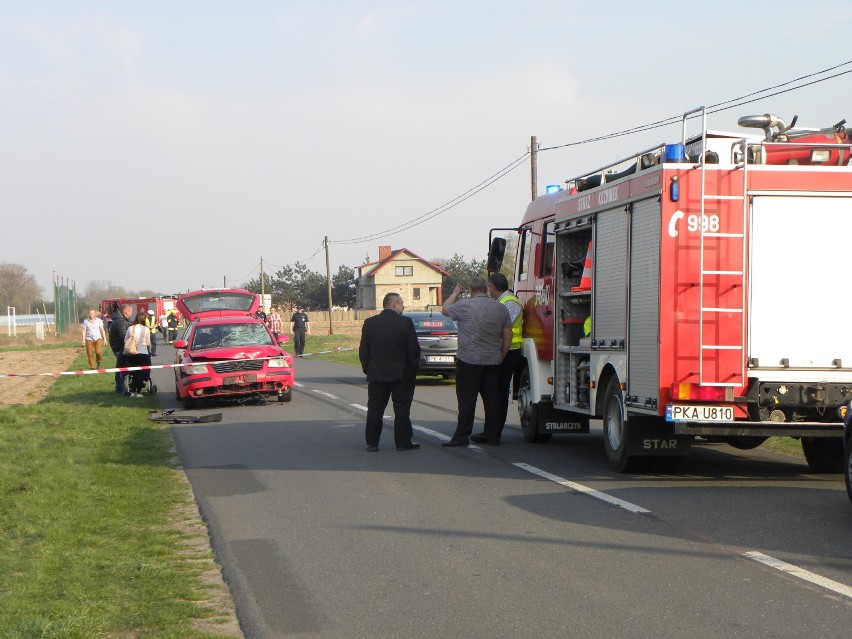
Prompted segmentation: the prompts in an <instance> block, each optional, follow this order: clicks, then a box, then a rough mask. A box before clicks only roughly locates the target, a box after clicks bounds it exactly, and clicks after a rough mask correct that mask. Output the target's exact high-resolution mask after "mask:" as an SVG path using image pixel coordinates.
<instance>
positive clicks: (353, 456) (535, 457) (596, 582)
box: [155, 358, 852, 639]
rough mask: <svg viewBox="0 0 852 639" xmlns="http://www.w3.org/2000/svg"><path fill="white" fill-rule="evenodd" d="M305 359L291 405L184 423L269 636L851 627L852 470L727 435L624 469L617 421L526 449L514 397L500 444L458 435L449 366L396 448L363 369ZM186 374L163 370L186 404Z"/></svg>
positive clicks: (244, 593)
mask: <svg viewBox="0 0 852 639" xmlns="http://www.w3.org/2000/svg"><path fill="white" fill-rule="evenodd" d="M296 368H297V380H298V384H299V385H298V387H297V389H296V391H297V392H296V393H295V394H294V398H293V401H292V402H290V403H287V404H278V403H270V404H267V405H241V406H239V405H225V406H217V407H215V408H213V407H210V408H205V409H203V410H201V411H193V412H198V413H201V414H203V413H207V412H222V413H223V421H222V422H221V423H214V424H203V425H180V426H175V427H174V429H173V434H174V438H175V441H176V444H177V449H178V453H179V454H180V457H181V460H182V463H183V465H184V468H185V469H186V473H187V475H188V477H189V479H190V481H191V483H192V486H193V488H194V490H195V494H196V497H197V499H198V502H199V505H200V509H201V512H202V514H203V516H204V518H205V519H206V521H207V522H208V525H209V527H210V531H211V533H212V538H213V546H214V549H215V551H216V553H217V555H218V558H219V560H220V562H221V563H222V566H223V573H224V575H225V578H226V580H227V582H228V583H229V585H230V586H231V589H232V592H233V594H234V598H235V601H236V605H237V612H238V616H239V619H240V623H241V626H242V628H243V631H244V632H245V635H246V637H248V638H249V639H254V638H277V637H293V636H298V637H323V638H337V637H346V638H355V637H365V638H366V637H370V638H384V637H400V638H419V637H424V638H425V637H429V638H434V637H453V638H455V637H465V638H468V637H469V638H479V637H483V638H485V637H488V638H493V637H523V638H525V637H541V638H546V637H619V636H629V637H632V638H642V637H653V638H666V637H672V638H682V637H690V638H701V637H708V638H709V637H712V638H713V639H722V638H726V637H730V638H742V637H795V638H797V639H799V638H801V637H840V636H846V635H848V633H849V629H850V628H852V543H850V542H851V541H852V507H850V504H849V502H848V500H847V497H846V493H845V490H844V486H843V479H842V476H840V475H812V474H808V468H807V466H806V465H805V464H804V462H803V461H802V462H799V461H798V460H797V459H791V458H788V457H785V456H781V455H776V454H772V453H768V452H764V451H762V450H761V449H757V450H753V451H738V450H735V449H733V448H730V447H728V446H726V445H704V446H695V447H694V451H693V455H692V457H690V458H689V459H688V460H687V461H686V463H684V465H683V467H682V470H681V473H680V474H678V475H648V476H640V475H617V474H614V473H613V472H611V471H610V470H609V468H608V466H607V464H606V459H605V456H604V453H603V445H602V442H601V436H600V432H593V433H592V434H589V435H580V436H573V437H571V436H562V437H554V439H553V441H552V442H551V443H550V444H547V445H530V444H526V443H525V442H524V441H523V437H522V435H521V433H520V430H519V428H518V426H517V417H516V414H515V406H514V404H513V405H512V407H511V408H510V424H509V425H507V429H506V432H505V433H504V439H503V443H502V444H501V445H500V446H499V447H497V448H491V447H482V448H478V447H471V448H464V449H460V448H452V449H448V448H441V447H440V446H439V444H440V442H441V441H442V440H445V439H447V438H448V437H449V436H450V435H451V434H452V432H453V430H454V427H455V416H456V411H455V408H454V407H455V393H454V387H453V386H452V384H447V383H444V382H439V381H435V382H434V383H428V382H427V383H423V384H419V385H418V387H417V390H416V393H415V404H414V407H413V410H412V419H413V421H414V423H415V425H416V426H415V428H416V430H415V440H416V441H418V442H420V443H421V444H422V448H421V449H420V450H418V451H412V452H398V451H396V450H395V448H394V446H393V432H392V425H391V424H390V423H389V422H388V421H387V420H386V429H385V432H384V434H383V437H382V445H381V447H380V452H379V453H368V452H366V451H365V450H364V432H363V430H364V429H363V423H364V416H365V410H366V409H365V408H364V406H365V404H366V385H365V382H364V378H363V376H362V375H361V374H360V371H358V370H357V369H354V368H351V367H347V366H343V365H339V364H332V363H328V362H324V361H322V360H320V359H309V358H306V359H300V360H297V361H296ZM172 375H173V374H172V371H170V370H163V371H155V381H156V383H157V384H158V386H159V388H160V393H161V395H160V396H161V397H162V398H163V401H164V403H165V404H166V405H168V406H174V405H176V404H175V401H174V398H173V396H172V395H171V389H172V388H173V387H174V383H173V381H172ZM388 414H389V415H390V414H391V413H390V407H389V411H388ZM480 418H481V415H480ZM475 430H478V429H475ZM595 491H597V492H595ZM755 553H757V554H755ZM779 562H783V563H779Z"/></svg>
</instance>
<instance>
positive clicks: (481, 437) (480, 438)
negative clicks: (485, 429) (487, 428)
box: [470, 433, 488, 444]
mask: <svg viewBox="0 0 852 639" xmlns="http://www.w3.org/2000/svg"><path fill="white" fill-rule="evenodd" d="M470 441H472V442H474V443H476V444H484V443H485V442H487V441H488V438H487V437H486V436H485V433H476V435H471V436H470Z"/></svg>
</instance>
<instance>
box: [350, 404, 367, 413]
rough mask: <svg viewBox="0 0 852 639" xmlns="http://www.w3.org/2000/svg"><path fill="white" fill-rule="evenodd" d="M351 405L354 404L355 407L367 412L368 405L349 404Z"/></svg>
mask: <svg viewBox="0 0 852 639" xmlns="http://www.w3.org/2000/svg"><path fill="white" fill-rule="evenodd" d="M349 405H350V406H352V407H353V408H357V409H358V410H362V411H364V412H365V413H366V412H367V407H366V406H361V404H349Z"/></svg>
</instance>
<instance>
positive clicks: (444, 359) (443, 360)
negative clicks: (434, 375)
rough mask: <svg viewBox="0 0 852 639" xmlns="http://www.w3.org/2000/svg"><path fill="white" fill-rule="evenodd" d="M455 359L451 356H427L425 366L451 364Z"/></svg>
mask: <svg viewBox="0 0 852 639" xmlns="http://www.w3.org/2000/svg"><path fill="white" fill-rule="evenodd" d="M455 361H456V358H455V357H453V356H452V355H429V356H427V357H426V363H427V364H452V363H453V362H455Z"/></svg>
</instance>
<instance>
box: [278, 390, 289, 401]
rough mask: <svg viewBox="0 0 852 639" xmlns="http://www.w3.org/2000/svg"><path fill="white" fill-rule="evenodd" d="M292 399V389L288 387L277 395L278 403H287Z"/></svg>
mask: <svg viewBox="0 0 852 639" xmlns="http://www.w3.org/2000/svg"><path fill="white" fill-rule="evenodd" d="M291 399H293V387H292V386H288V387H287V388H285V389H284V390H283V391H281V392H279V393H278V401H279V402H289V401H290V400H291Z"/></svg>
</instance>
